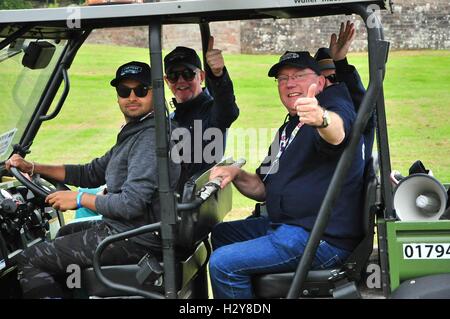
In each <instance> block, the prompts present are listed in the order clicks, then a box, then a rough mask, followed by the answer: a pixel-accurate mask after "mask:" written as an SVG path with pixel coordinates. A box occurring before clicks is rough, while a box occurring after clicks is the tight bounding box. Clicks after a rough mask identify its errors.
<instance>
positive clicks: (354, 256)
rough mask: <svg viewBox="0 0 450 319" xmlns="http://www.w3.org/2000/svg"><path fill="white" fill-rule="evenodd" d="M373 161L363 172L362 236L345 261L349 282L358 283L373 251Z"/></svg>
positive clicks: (375, 206)
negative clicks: (354, 281)
mask: <svg viewBox="0 0 450 319" xmlns="http://www.w3.org/2000/svg"><path fill="white" fill-rule="evenodd" d="M372 163H373V159H371V160H370V161H369V162H368V163H367V164H366V168H365V171H364V188H363V189H364V195H363V196H364V197H363V210H362V213H363V220H362V221H363V224H362V227H363V231H364V236H363V238H362V240H361V242H360V243H359V244H358V246H356V248H355V249H354V250H353V252H352V253H351V254H350V256H349V257H348V258H347V260H346V261H345V264H344V265H345V271H346V272H347V276H348V278H349V279H351V280H356V281H359V280H360V279H361V274H362V273H363V271H364V270H365V268H366V265H367V262H368V260H369V257H370V254H371V253H372V250H373V240H374V235H375V216H376V212H377V210H378V203H377V200H378V198H379V197H378V194H379V184H378V180H377V178H376V176H375V173H374V171H373V168H372V167H373V166H372Z"/></svg>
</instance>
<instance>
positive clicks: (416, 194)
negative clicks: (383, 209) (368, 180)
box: [394, 173, 448, 221]
mask: <svg viewBox="0 0 450 319" xmlns="http://www.w3.org/2000/svg"><path fill="white" fill-rule="evenodd" d="M447 199H448V196H447V192H446V190H445V187H444V185H442V184H441V183H440V182H439V181H438V180H437V179H436V178H434V177H433V176H430V175H428V174H422V173H420V174H413V175H410V176H408V177H405V178H404V179H402V180H401V181H400V182H399V184H398V185H397V188H396V189H395V193H394V208H395V211H396V213H397V217H398V218H399V219H400V220H402V221H435V220H439V218H441V216H442V215H443V214H444V212H445V207H446V204H447Z"/></svg>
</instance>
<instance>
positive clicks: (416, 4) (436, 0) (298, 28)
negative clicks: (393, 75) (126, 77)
mask: <svg viewBox="0 0 450 319" xmlns="http://www.w3.org/2000/svg"><path fill="white" fill-rule="evenodd" d="M394 2H395V5H394V7H393V13H392V14H391V13H386V12H383V13H381V16H380V19H381V22H382V24H383V27H384V31H385V37H386V39H387V40H389V41H390V42H391V49H393V50H404V49H447V50H448V49H450V1H448V0H414V1H408V0H395V1H394ZM347 19H350V20H351V21H353V22H354V23H355V24H356V26H357V37H356V39H355V41H354V43H353V45H352V50H353V51H364V50H366V49H367V42H366V40H365V39H366V31H365V26H364V25H363V23H362V21H361V19H360V18H359V17H356V16H329V17H317V18H308V19H288V20H286V19H279V20H273V19H265V20H248V21H241V22H239V21H229V22H214V23H211V25H210V28H211V34H212V35H214V37H215V47H217V48H219V49H222V50H224V51H225V52H228V53H252V54H262V53H269V52H270V53H282V52H284V51H285V50H286V49H287V48H289V49H290V50H309V51H311V52H314V51H315V50H316V49H317V48H318V47H321V46H328V43H329V39H330V35H331V33H333V32H338V31H339V24H340V23H341V22H342V21H345V20H347ZM89 41H90V42H94V43H109V44H111V43H114V44H117V45H129V46H138V47H146V46H147V45H148V31H147V29H146V28H145V27H142V28H119V29H116V30H115V31H114V32H111V30H108V32H105V31H104V30H96V31H94V32H93V34H92V35H91V37H90V38H89ZM177 45H183V46H189V47H194V48H195V49H199V48H200V47H201V45H200V31H199V28H198V26H197V25H167V26H164V27H163V48H164V49H167V50H171V49H173V48H174V47H175V46H177Z"/></svg>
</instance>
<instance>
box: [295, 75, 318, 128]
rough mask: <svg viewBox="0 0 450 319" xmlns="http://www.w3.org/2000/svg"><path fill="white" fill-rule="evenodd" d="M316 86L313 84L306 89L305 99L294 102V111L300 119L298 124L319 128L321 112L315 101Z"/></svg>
mask: <svg viewBox="0 0 450 319" xmlns="http://www.w3.org/2000/svg"><path fill="white" fill-rule="evenodd" d="M316 90H317V84H315V83H313V84H311V85H310V86H309V88H308V93H307V94H306V97H301V98H298V99H297V101H295V109H296V110H297V115H298V116H299V117H300V122H301V123H303V124H306V125H311V126H319V125H321V124H322V122H323V119H322V116H323V110H322V108H321V107H320V106H319V102H318V101H317V99H316Z"/></svg>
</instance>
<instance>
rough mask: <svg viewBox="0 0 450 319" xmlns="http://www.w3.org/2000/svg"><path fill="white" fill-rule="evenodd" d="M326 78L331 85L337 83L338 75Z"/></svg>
mask: <svg viewBox="0 0 450 319" xmlns="http://www.w3.org/2000/svg"><path fill="white" fill-rule="evenodd" d="M325 78H326V79H328V80H329V81H330V82H331V83H336V82H337V77H336V74H330V75H329V76H326V77H325Z"/></svg>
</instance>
